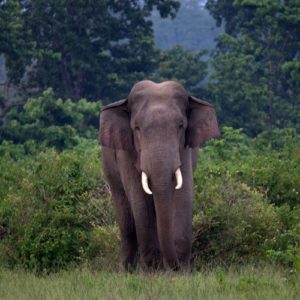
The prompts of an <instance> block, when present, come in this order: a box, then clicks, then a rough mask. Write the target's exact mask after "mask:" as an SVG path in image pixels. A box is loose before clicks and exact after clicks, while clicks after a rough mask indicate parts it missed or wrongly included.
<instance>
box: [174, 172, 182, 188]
mask: <svg viewBox="0 0 300 300" xmlns="http://www.w3.org/2000/svg"><path fill="white" fill-rule="evenodd" d="M175 177H176V183H177V185H176V187H175V190H179V189H181V188H182V181H183V180H182V174H181V170H180V168H178V169H177V170H176V171H175Z"/></svg>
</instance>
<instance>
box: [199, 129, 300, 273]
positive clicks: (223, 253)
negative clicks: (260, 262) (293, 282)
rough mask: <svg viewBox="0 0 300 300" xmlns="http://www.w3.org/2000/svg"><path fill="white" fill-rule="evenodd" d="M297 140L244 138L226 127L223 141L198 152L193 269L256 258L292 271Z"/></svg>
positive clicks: (298, 216)
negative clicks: (194, 265)
mask: <svg viewBox="0 0 300 300" xmlns="http://www.w3.org/2000/svg"><path fill="white" fill-rule="evenodd" d="M299 142H300V137H299V135H297V134H296V132H295V130H293V129H281V130H280V129H276V130H274V131H270V132H264V133H262V134H261V135H259V136H258V137H257V138H256V139H249V138H248V137H247V136H246V135H245V134H243V133H242V131H241V130H240V129H239V130H233V129H232V128H228V127H225V128H223V129H222V138H220V139H218V140H214V141H211V142H209V143H208V144H207V145H206V147H204V148H203V149H202V152H201V155H200V158H201V159H200V161H199V164H198V168H197V170H196V174H195V202H194V219H193V224H194V239H195V242H194V250H193V251H194V256H195V259H196V265H200V266H202V265H203V264H204V263H205V264H206V263H209V264H214V263H222V264H225V265H229V264H231V263H232V262H234V263H236V262H244V261H247V260H249V259H250V260H251V259H253V257H256V259H259V258H260V259H267V260H269V261H272V262H275V263H280V264H283V265H285V266H288V267H290V268H295V267H296V268H297V264H299V236H300V235H299V224H300V213H299V212H300V210H299V207H300V185H299V184H300V177H299V176H300V161H299V149H300V148H299V145H300V144H299ZM274 205H276V206H279V207H276V206H274Z"/></svg>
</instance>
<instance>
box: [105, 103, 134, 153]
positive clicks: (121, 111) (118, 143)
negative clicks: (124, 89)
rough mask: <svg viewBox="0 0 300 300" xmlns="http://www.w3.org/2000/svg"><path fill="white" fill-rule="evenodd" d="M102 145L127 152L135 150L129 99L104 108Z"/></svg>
mask: <svg viewBox="0 0 300 300" xmlns="http://www.w3.org/2000/svg"><path fill="white" fill-rule="evenodd" d="M99 140H100V144H101V145H102V146H105V147H109V148H113V149H120V150H125V151H131V150H133V137H132V131H131V128H130V113H129V110H128V107H127V99H124V100H120V101H117V102H114V103H112V104H109V105H107V106H104V107H103V108H102V110H101V113H100V134H99Z"/></svg>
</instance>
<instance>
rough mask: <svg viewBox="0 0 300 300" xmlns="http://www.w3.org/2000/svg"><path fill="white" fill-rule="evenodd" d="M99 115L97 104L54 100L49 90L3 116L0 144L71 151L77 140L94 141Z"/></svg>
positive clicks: (83, 100) (84, 101)
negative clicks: (37, 145) (28, 142)
mask: <svg viewBox="0 0 300 300" xmlns="http://www.w3.org/2000/svg"><path fill="white" fill-rule="evenodd" d="M99 111H100V104H99V103H95V102H94V103H93V102H88V101H87V100H85V99H80V100H78V101H77V102H73V101H71V100H70V99H67V100H63V99H60V98H59V99H54V94H53V91H52V89H50V88H49V89H47V90H45V91H44V92H43V94H42V95H41V96H40V97H37V98H31V99H29V100H28V101H27V102H26V103H25V105H24V106H23V107H19V108H13V109H11V110H10V111H9V112H8V113H7V114H6V124H5V126H2V127H0V142H1V141H3V140H10V141H13V142H14V143H26V142H27V141H36V142H38V143H40V144H42V145H43V146H45V147H56V148H57V149H59V150H63V149H65V148H71V147H73V146H74V145H77V144H78V138H79V137H84V138H94V139H95V138H96V137H97V132H98V123H99V122H98V119H99Z"/></svg>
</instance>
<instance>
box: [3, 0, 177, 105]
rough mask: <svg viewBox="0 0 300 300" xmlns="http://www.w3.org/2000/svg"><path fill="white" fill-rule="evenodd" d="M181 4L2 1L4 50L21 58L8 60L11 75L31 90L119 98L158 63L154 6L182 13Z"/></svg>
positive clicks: (165, 13)
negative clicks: (49, 89)
mask: <svg viewBox="0 0 300 300" xmlns="http://www.w3.org/2000/svg"><path fill="white" fill-rule="evenodd" d="M178 7H179V2H178V1H175V0H168V1H162V0H146V1H142V2H141V1H137V0H126V1H125V0H124V1H121V2H120V1H113V0H109V1H107V0H91V1H83V0H81V1H78V0H77V1H74V0H73V1H66V0H64V1H61V0H51V1H47V3H45V2H44V1H41V0H30V1H1V2H0V9H1V10H0V11H1V18H0V19H1V22H0V33H1V32H2V33H3V34H0V45H3V47H1V48H0V53H1V52H2V53H4V54H5V57H6V59H7V62H10V63H12V62H14V63H15V64H17V63H18V62H19V61H20V62H21V63H19V64H18V65H19V68H17V66H18V65H14V66H13V67H12V66H11V64H9V65H8V67H9V70H10V73H9V78H10V79H11V80H12V79H13V80H14V82H15V83H20V82H22V87H23V89H25V90H26V92H27V93H33V92H36V91H39V92H41V91H43V90H45V89H46V88H48V87H53V89H54V91H55V94H56V96H58V97H63V98H70V99H72V100H78V99H81V98H83V97H86V98H87V99H90V100H94V99H99V98H101V99H103V98H109V97H111V98H112V99H114V97H116V94H117V95H118V96H120V94H122V93H124V92H126V93H127V92H128V90H129V88H130V87H131V86H132V84H133V82H135V81H137V80H138V79H142V78H144V77H147V75H146V74H149V72H151V70H152V69H153V67H154V66H155V64H154V62H153V57H155V55H156V50H155V49H154V42H153V33H152V22H151V21H149V16H150V14H151V11H152V10H153V9H154V8H157V10H158V11H159V13H160V15H161V17H168V16H172V17H174V16H175V14H176V11H177V9H178ZM2 20H4V22H2ZM19 44H21V47H18V46H19ZM25 58H27V60H26V61H24V59H25ZM25 67H27V70H26V71H27V72H26V77H25V78H24V77H23V75H24V70H25ZM129 74H130V76H129Z"/></svg>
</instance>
